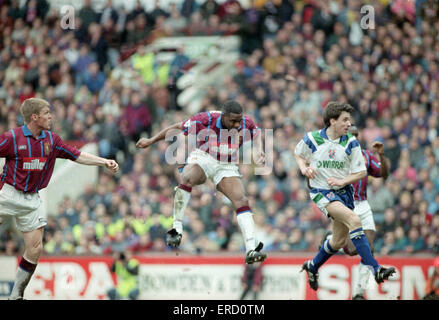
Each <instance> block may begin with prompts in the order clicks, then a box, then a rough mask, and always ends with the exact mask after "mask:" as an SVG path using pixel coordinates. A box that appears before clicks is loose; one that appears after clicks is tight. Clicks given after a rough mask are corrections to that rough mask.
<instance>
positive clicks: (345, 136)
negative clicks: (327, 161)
mask: <svg viewBox="0 0 439 320" xmlns="http://www.w3.org/2000/svg"><path fill="white" fill-rule="evenodd" d="M326 129H328V127H324V128H323V129H322V130H320V136H321V137H322V138H324V139H328V140H331V139H329V137H328V135H327V134H326ZM345 140H348V136H347V135H344V136H341V137H340V138H339V140H338V141H339V142H340V143H341V142H343V141H345Z"/></svg>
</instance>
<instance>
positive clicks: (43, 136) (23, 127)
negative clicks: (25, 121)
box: [21, 125, 46, 139]
mask: <svg viewBox="0 0 439 320" xmlns="http://www.w3.org/2000/svg"><path fill="white" fill-rule="evenodd" d="M21 128H22V130H23V134H24V136H25V137H32V136H33V134H32V132H30V130H29V128H28V127H27V126H26V125H23V126H22V127H21ZM45 137H46V133H45V132H44V130H41V134H40V136H39V137H38V139H44V138H45Z"/></svg>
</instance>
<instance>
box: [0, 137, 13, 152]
mask: <svg viewBox="0 0 439 320" xmlns="http://www.w3.org/2000/svg"><path fill="white" fill-rule="evenodd" d="M11 145H12V135H11V133H10V132H9V131H8V132H5V133H3V134H2V135H1V136H0V157H8V156H10V150H11Z"/></svg>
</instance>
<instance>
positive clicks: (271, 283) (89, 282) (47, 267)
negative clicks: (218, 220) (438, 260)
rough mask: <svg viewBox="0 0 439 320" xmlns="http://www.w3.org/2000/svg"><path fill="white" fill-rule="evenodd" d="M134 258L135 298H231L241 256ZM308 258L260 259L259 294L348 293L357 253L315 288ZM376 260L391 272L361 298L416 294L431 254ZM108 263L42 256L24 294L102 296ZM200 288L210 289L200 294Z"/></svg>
mask: <svg viewBox="0 0 439 320" xmlns="http://www.w3.org/2000/svg"><path fill="white" fill-rule="evenodd" d="M136 258H137V259H138V260H139V262H140V263H141V268H140V275H139V283H140V284H139V285H140V291H141V294H140V298H141V299H161V297H162V296H161V295H160V292H162V293H163V297H168V298H167V299H173V297H172V296H170V295H169V292H175V291H177V292H178V290H179V289H181V290H183V291H184V292H185V295H184V296H185V298H186V299H199V297H203V299H214V300H215V299H236V298H237V295H236V294H235V292H236V290H239V281H240V276H241V274H242V271H243V268H244V263H243V257H242V256H192V255H179V256H177V255H160V256H148V257H136ZM309 258H310V256H295V257H285V256H275V255H273V256H269V258H268V259H267V261H265V262H264V269H263V273H264V278H265V280H264V281H265V283H264V289H263V292H262V293H261V295H260V299H280V300H282V299H293V300H294V299H296V300H310V299H311V300H313V299H322V300H328V299H330V300H346V299H350V298H351V297H352V283H353V280H354V278H355V277H356V270H357V269H356V268H357V266H358V263H359V258H358V257H348V256H344V255H336V256H334V257H332V258H331V259H330V260H329V261H328V262H327V263H326V264H325V265H324V266H322V267H321V268H320V270H319V273H320V282H319V283H320V287H319V290H318V291H317V292H315V291H313V290H311V289H310V288H309V286H308V285H307V283H306V276H305V274H304V273H303V272H302V273H300V272H299V271H300V267H301V266H302V264H303V262H304V261H305V260H307V259H309ZM378 261H379V262H380V264H382V265H384V266H394V267H395V268H396V270H397V274H396V276H395V277H393V278H392V279H391V280H389V281H387V282H385V283H384V284H381V285H379V286H378V285H376V283H374V281H369V282H370V286H369V287H368V289H367V292H366V297H367V298H369V299H404V300H416V299H420V298H422V297H423V296H424V294H425V286H426V282H427V276H428V272H429V268H430V267H431V265H432V262H433V257H429V258H418V257H378ZM111 263H112V258H111V257H42V258H41V259H40V261H39V264H38V268H37V270H36V272H35V274H34V277H33V278H32V280H31V282H30V283H29V287H28V289H27V290H26V295H28V298H29V299H107V295H106V292H107V290H108V289H110V288H112V287H113V286H114V285H115V284H116V283H117V279H116V277H115V275H114V274H112V273H111V271H110V266H111ZM172 276H174V277H175V278H180V279H182V278H186V280H187V279H189V278H190V283H191V285H188V284H187V283H186V284H185V283H178V281H177V282H176V280H175V279H171V278H170V277H172ZM166 277H169V279H165V278H166ZM188 277H189V278H188ZM197 277H199V279H198V278H197ZM217 279H220V280H221V281H229V283H230V286H229V287H227V283H226V285H223V287H222V289H221V290H222V291H218V290H216V283H215V281H216V280H217ZM188 281H189V280H188ZM197 281H198V282H197ZM169 283H171V284H169ZM197 283H198V284H197ZM201 284H202V285H201ZM167 286H169V288H167ZM203 290H206V292H208V293H209V294H210V295H209V296H208V295H206V294H204V293H203ZM215 290H216V291H215ZM199 294H201V295H199ZM179 296H180V297H181V295H179ZM176 299H177V298H176Z"/></svg>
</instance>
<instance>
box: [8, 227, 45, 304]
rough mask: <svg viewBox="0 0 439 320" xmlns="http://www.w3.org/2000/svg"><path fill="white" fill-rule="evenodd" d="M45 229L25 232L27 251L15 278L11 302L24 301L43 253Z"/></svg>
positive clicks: (10, 297)
mask: <svg viewBox="0 0 439 320" xmlns="http://www.w3.org/2000/svg"><path fill="white" fill-rule="evenodd" d="M43 230H44V229H43V228H42V227H40V228H38V229H36V230H33V231H29V232H23V238H24V245H25V250H24V253H23V257H22V258H21V260H20V264H19V266H18V269H17V274H16V276H15V282H14V286H13V288H12V292H11V294H10V296H9V299H10V300H17V299H23V295H24V290H25V289H26V286H27V285H28V283H29V281H30V279H31V278H32V275H33V273H34V271H35V269H36V267H37V263H38V259H39V258H40V255H41V252H42V251H43Z"/></svg>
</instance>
